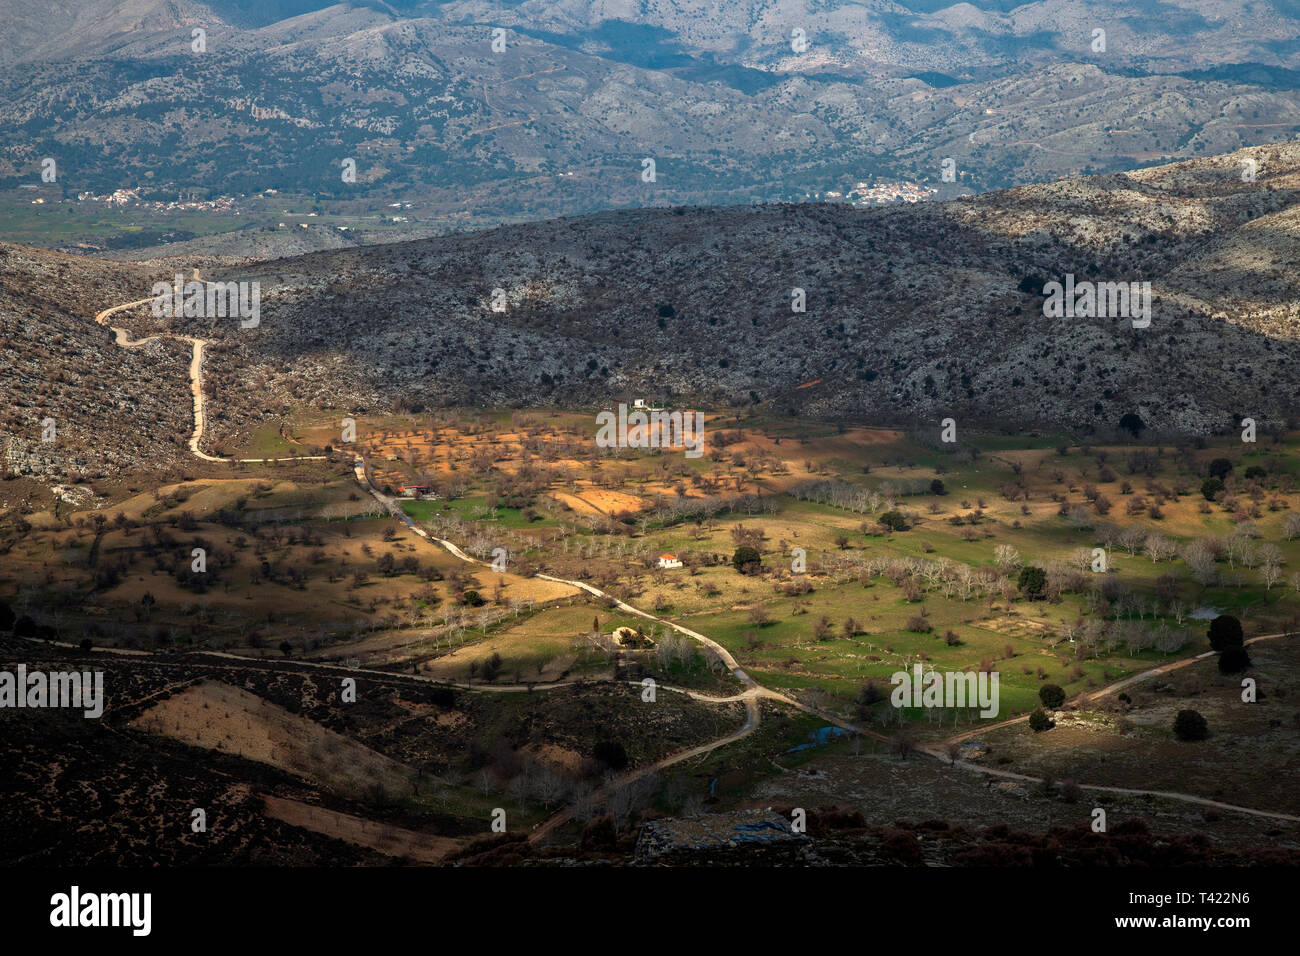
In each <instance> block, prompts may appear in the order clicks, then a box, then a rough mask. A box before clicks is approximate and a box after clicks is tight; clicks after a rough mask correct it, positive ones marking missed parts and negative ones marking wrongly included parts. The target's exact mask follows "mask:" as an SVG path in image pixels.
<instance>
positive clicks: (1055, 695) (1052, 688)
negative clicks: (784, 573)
mask: <svg viewBox="0 0 1300 956" xmlns="http://www.w3.org/2000/svg"><path fill="white" fill-rule="evenodd" d="M1038 699H1039V700H1041V701H1042V702H1043V706H1044V707H1046V708H1047V709H1048V710H1056V708H1058V707H1060V706H1061V705H1062V704H1064V703H1065V690H1064V689H1063V688H1062V687H1061V685H1059V684H1044V685H1043V686H1042V687H1040V688H1038Z"/></svg>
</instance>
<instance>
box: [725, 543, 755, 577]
mask: <svg viewBox="0 0 1300 956" xmlns="http://www.w3.org/2000/svg"><path fill="white" fill-rule="evenodd" d="M731 563H732V566H733V567H735V569H736V570H737V571H739V572H740V573H741V574H757V573H758V572H759V571H761V570H762V569H763V556H762V555H761V554H759V552H758V549H757V548H755V547H754V546H753V545H748V544H742V545H741V546H740V547H739V548H737V549H736V553H735V554H733V555H732V556H731Z"/></svg>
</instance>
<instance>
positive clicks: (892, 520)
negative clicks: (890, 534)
mask: <svg viewBox="0 0 1300 956" xmlns="http://www.w3.org/2000/svg"><path fill="white" fill-rule="evenodd" d="M880 523H881V524H883V525H884V526H885V527H886V528H888V529H889V530H890V531H906V530H907V518H906V516H904V514H903V513H902V512H901V511H886V512H885V513H884V514H882V515H881V516H880Z"/></svg>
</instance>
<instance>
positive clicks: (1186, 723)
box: [1174, 710, 1210, 740]
mask: <svg viewBox="0 0 1300 956" xmlns="http://www.w3.org/2000/svg"><path fill="white" fill-rule="evenodd" d="M1174 736H1175V737H1177V738H1178V739H1179V740H1204V739H1205V738H1206V737H1208V736H1210V729H1209V726H1208V725H1207V724H1206V723H1205V718H1204V717H1202V716H1201V715H1200V713H1199V712H1197V711H1195V710H1180V711H1179V712H1178V716H1177V717H1175V718H1174Z"/></svg>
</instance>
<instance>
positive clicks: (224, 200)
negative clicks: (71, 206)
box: [77, 189, 235, 211]
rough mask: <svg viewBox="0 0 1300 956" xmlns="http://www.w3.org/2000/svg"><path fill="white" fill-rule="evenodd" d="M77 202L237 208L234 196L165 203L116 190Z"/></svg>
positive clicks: (88, 195)
mask: <svg viewBox="0 0 1300 956" xmlns="http://www.w3.org/2000/svg"><path fill="white" fill-rule="evenodd" d="M77 202H102V203H104V204H106V205H109V206H139V207H142V208H145V209H155V210H177V209H182V210H209V211H211V210H218V209H220V210H230V209H234V208H235V198H234V197H233V196H218V197H217V198H216V199H191V200H185V199H182V198H181V197H180V196H177V197H176V199H175V200H172V201H170V202H163V201H162V200H159V199H141V198H140V191H139V189H115V190H113V191H112V192H111V193H108V194H107V195H104V196H97V195H95V194H94V193H92V192H80V193H77Z"/></svg>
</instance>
